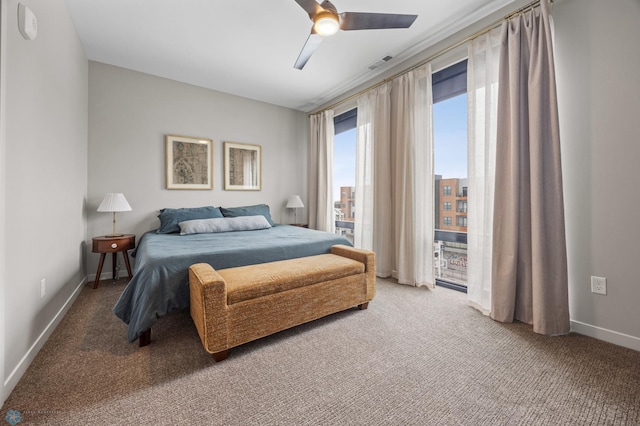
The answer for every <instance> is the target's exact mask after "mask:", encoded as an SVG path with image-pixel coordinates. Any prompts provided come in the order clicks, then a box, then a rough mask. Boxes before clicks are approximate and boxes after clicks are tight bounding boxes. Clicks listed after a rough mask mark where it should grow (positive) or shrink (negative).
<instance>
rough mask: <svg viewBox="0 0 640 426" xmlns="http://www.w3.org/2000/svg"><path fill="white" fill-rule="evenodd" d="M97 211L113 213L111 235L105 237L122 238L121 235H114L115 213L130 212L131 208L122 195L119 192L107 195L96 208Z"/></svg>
mask: <svg viewBox="0 0 640 426" xmlns="http://www.w3.org/2000/svg"><path fill="white" fill-rule="evenodd" d="M98 211H99V212H113V234H111V235H107V237H122V235H123V234H116V212H128V211H131V206H130V205H129V203H128V202H127V199H126V198H124V194H122V193H120V192H110V193H108V194H107V195H105V196H104V199H103V200H102V202H101V203H100V205H99V206H98Z"/></svg>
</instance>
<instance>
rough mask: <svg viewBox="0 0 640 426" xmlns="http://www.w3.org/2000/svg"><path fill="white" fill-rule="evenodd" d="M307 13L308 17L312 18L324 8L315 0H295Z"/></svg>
mask: <svg viewBox="0 0 640 426" xmlns="http://www.w3.org/2000/svg"><path fill="white" fill-rule="evenodd" d="M295 1H296V3H298V4H299V5H300V7H302V8H303V9H304V10H305V11H306V12H307V13H308V14H309V18H311V19H312V20H313V18H314V17H315V16H316V14H317V13H320V12H322V11H323V10H324V9H323V8H322V6H320V5H319V4H318V2H316V0H295Z"/></svg>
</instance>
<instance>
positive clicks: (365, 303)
mask: <svg viewBox="0 0 640 426" xmlns="http://www.w3.org/2000/svg"><path fill="white" fill-rule="evenodd" d="M368 307H369V302H364V303H362V304H361V305H358V309H360V310H361V311H364V310H365V309H367V308H368Z"/></svg>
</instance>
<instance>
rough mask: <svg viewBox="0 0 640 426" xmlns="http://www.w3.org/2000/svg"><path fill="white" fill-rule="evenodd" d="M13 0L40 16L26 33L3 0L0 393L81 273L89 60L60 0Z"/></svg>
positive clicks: (9, 1) (69, 297) (10, 2)
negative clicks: (0, 331) (30, 36)
mask: <svg viewBox="0 0 640 426" xmlns="http://www.w3.org/2000/svg"><path fill="white" fill-rule="evenodd" d="M21 2H22V3H23V4H25V5H27V6H29V7H30V8H31V9H32V10H33V12H34V13H35V15H36V17H37V19H38V37H37V38H36V39H35V40H33V41H26V40H25V39H23V38H22V36H21V34H20V33H19V31H18V28H17V19H16V18H17V14H18V12H17V8H18V2H17V1H16V0H6V1H5V0H3V2H2V3H3V4H2V7H3V9H2V12H3V13H2V38H3V40H2V48H4V50H5V51H4V52H3V58H2V59H3V60H2V69H1V73H2V75H3V78H5V79H6V84H5V86H3V87H2V88H0V90H2V89H4V90H3V93H1V97H2V100H3V103H2V105H3V106H4V107H5V111H4V121H3V122H2V125H3V132H2V134H3V139H2V145H1V149H2V151H3V152H4V167H3V168H2V182H4V183H5V188H4V194H3V195H4V197H3V198H4V200H5V203H6V204H5V207H4V209H3V211H2V213H3V218H4V224H3V225H4V227H5V234H4V235H3V241H4V242H5V248H6V250H5V251H3V253H2V256H3V263H4V266H5V267H4V268H3V283H2V284H3V287H4V288H3V291H4V297H3V298H2V301H1V302H0V303H2V304H3V305H4V312H3V314H4V315H3V320H4V333H5V334H4V339H3V343H4V351H3V355H4V362H3V371H4V374H3V377H2V378H3V381H4V383H3V384H4V392H5V394H4V395H3V397H6V395H7V394H8V392H9V391H10V390H11V389H12V388H13V386H15V384H16V382H17V380H18V379H19V378H20V376H21V375H22V374H23V373H24V371H25V370H26V368H27V367H28V365H29V364H30V362H31V360H32V359H33V358H34V357H35V355H36V354H37V352H38V350H39V348H40V347H41V346H42V344H43V343H44V341H45V340H46V338H47V337H48V335H49V333H50V332H51V331H52V330H53V328H55V325H56V324H57V322H58V321H59V320H60V319H61V317H62V316H63V315H64V312H65V308H67V307H68V306H69V305H70V303H71V302H72V301H73V298H74V295H75V294H77V293H76V292H77V290H78V289H79V288H80V286H81V285H82V284H83V283H84V279H85V271H84V265H83V257H84V247H83V245H84V241H85V239H86V220H85V198H86V187H87V104H88V89H87V78H88V64H87V60H86V59H85V55H84V51H83V49H82V45H81V44H80V41H79V39H78V37H77V34H76V32H75V28H74V26H73V24H72V22H71V19H70V17H69V15H68V13H67V10H66V7H65V5H64V2H63V0H21ZM42 279H46V295H45V296H44V297H42V298H41V296H40V281H41V280H42Z"/></svg>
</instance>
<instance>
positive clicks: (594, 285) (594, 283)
mask: <svg viewBox="0 0 640 426" xmlns="http://www.w3.org/2000/svg"><path fill="white" fill-rule="evenodd" d="M591 293H596V294H607V279H606V278H603V277H594V276H592V277H591Z"/></svg>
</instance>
